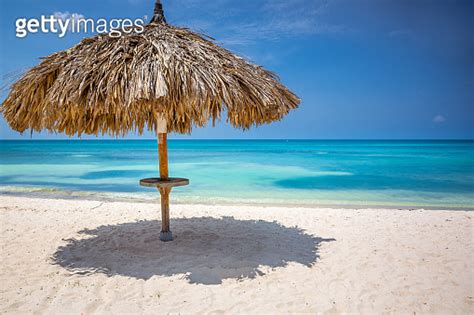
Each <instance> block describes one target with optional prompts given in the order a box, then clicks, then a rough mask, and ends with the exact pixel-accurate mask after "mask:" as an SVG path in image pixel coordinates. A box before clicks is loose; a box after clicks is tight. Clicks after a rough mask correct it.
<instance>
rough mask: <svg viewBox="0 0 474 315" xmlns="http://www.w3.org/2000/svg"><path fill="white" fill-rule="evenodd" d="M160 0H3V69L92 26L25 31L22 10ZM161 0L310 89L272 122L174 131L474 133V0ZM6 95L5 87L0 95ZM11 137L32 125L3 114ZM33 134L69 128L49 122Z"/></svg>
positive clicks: (186, 22) (141, 8)
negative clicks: (19, 23)
mask: <svg viewBox="0 0 474 315" xmlns="http://www.w3.org/2000/svg"><path fill="white" fill-rule="evenodd" d="M153 2H154V1H153V0H70V1H65V0H3V1H2V2H1V21H0V24H1V28H0V34H1V46H0V53H1V58H0V71H1V75H2V77H4V78H5V76H6V75H7V76H8V75H10V74H12V73H13V74H14V73H19V72H20V71H24V70H26V69H28V68H29V67H31V66H33V65H35V64H36V63H38V61H39V60H38V57H41V56H46V55H48V54H51V53H53V52H55V51H58V50H63V49H66V48H69V47H71V46H72V45H74V44H75V43H77V42H78V41H79V40H80V39H81V38H82V37H86V36H89V35H87V34H68V35H67V36H66V37H64V38H58V36H57V35H55V34H39V33H37V34H29V35H28V36H27V37H25V38H23V39H19V38H16V37H15V20H16V19H17V18H20V17H27V18H33V17H36V18H39V17H40V15H42V14H44V15H50V14H53V13H55V12H62V13H66V12H69V13H78V14H81V15H83V16H85V17H87V18H95V19H98V18H107V19H111V18H127V17H128V18H141V17H143V16H145V15H148V17H150V15H151V13H152V12H153ZM162 2H163V4H164V9H165V15H166V18H167V20H168V22H169V23H171V24H175V25H179V26H186V27H190V28H192V29H194V30H197V31H200V32H203V33H206V34H208V35H210V36H212V37H214V38H215V39H216V40H217V41H218V42H220V43H221V44H222V45H224V46H225V47H226V48H228V49H230V50H232V51H233V52H235V53H237V54H239V55H242V56H244V57H246V58H248V59H250V60H251V61H253V62H255V63H258V64H261V65H263V66H264V67H266V68H268V69H270V70H272V71H274V72H276V73H278V74H279V75H280V78H281V80H282V81H283V83H285V84H286V85H287V86H288V87H289V88H290V89H292V90H293V91H294V92H295V93H296V94H297V95H298V96H300V97H301V99H302V103H301V105H300V108H299V109H297V110H295V111H293V112H291V113H290V114H289V115H288V116H287V117H286V118H285V119H284V120H283V121H281V122H278V123H274V124H272V125H267V126H261V127H258V128H253V129H252V130H250V131H246V132H243V131H240V130H235V129H233V128H232V127H230V126H228V125H227V124H226V123H225V120H223V121H222V122H221V123H219V124H218V125H217V126H216V127H215V128H212V127H211V126H209V127H206V128H202V129H195V130H194V131H193V133H192V135H191V136H176V135H174V136H173V137H174V138H284V139H286V138H301V139H303V138H304V139H307V138H315V139H411V138H414V139H428V138H443V139H451V138H464V139H465V138H474V92H473V91H474V32H473V31H472V30H473V29H474V2H473V1H447V0H446V1H439V0H438V1H423V0H418V1H408V0H398V1H386V0H381V1H375V0H373V1H369V0H366V1H356V0H350V1H349V0H345V1H342V0H325V1H319V0H285V1H283V0H241V1H235V0H214V1H211V0H206V1H205V0H163V1H162ZM5 96H6V92H5V91H4V92H2V94H1V95H0V97H1V99H2V100H3V99H4V98H5ZM0 137H1V139H17V138H24V139H29V138H30V135H29V134H25V135H23V136H21V135H19V134H17V133H16V132H14V131H12V130H10V128H9V127H8V126H7V124H6V123H5V122H4V121H3V120H1V121H0ZM152 137H153V134H151V133H146V134H144V135H143V136H142V137H140V136H137V135H133V134H131V135H130V136H129V138H152ZM33 138H34V139H44V138H48V139H50V138H66V137H65V136H63V135H50V134H48V133H47V132H42V133H41V134H34V135H33ZM83 138H84V137H83ZM85 138H89V137H85ZM92 138H95V137H92Z"/></svg>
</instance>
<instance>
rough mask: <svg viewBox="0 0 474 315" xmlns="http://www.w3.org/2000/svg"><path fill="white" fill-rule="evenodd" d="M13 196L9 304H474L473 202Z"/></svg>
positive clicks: (258, 307) (31, 308)
mask: <svg viewBox="0 0 474 315" xmlns="http://www.w3.org/2000/svg"><path fill="white" fill-rule="evenodd" d="M0 201H1V212H0V213H1V260H2V261H1V269H0V277H1V282H2V285H1V295H0V311H1V313H6V314H19V313H32V312H35V313H56V314H59V313H61V314H65V313H73V314H81V313H83V314H92V313H100V314H104V313H146V314H156V313H168V312H171V313H173V312H176V313H177V312H180V313H208V312H212V313H288V312H298V313H299V312H311V313H314V312H318V313H343V312H346V313H347V312H350V313H374V312H377V313H380V312H387V313H410V314H413V313H444V314H447V313H450V314H454V313H456V314H468V313H471V314H472V313H473V312H474V292H473V268H472V264H473V253H474V249H473V243H474V242H473V214H472V212H468V211H433V210H423V209H417V210H411V211H410V210H389V209H358V210H357V209H310V208H283V207H251V206H242V207H238V206H205V205H172V208H171V228H172V231H173V233H174V235H175V236H176V239H175V240H174V241H173V242H167V243H164V242H160V241H159V240H158V236H159V229H160V225H159V223H160V222H159V221H157V219H158V218H159V216H158V214H159V207H158V205H157V204H146V203H124V202H115V203H113V202H101V201H92V200H59V199H56V200H55V199H38V198H36V199H35V198H26V197H10V196H8V197H7V196H2V197H0Z"/></svg>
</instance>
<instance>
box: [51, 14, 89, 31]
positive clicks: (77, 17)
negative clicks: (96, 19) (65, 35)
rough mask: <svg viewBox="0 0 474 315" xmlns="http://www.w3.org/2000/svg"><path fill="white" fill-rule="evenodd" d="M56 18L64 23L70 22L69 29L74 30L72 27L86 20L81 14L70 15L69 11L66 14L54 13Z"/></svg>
mask: <svg viewBox="0 0 474 315" xmlns="http://www.w3.org/2000/svg"><path fill="white" fill-rule="evenodd" d="M53 15H54V17H55V18H57V19H60V20H62V21H63V22H66V21H67V20H70V21H71V22H69V25H68V29H72V27H73V26H72V25H73V24H76V23H77V21H78V20H81V19H84V18H85V17H84V15H82V14H80V13H69V12H68V11H66V12H54V13H53Z"/></svg>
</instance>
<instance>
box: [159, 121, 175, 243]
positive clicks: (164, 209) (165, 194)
mask: <svg viewBox="0 0 474 315" xmlns="http://www.w3.org/2000/svg"><path fill="white" fill-rule="evenodd" d="M156 133H157V134H158V158H159V169H160V179H162V180H167V179H168V144H167V134H166V121H165V120H164V119H163V118H162V117H160V119H159V120H158V122H157V127H156ZM159 190H160V196H161V233H160V239H161V240H162V241H171V240H172V239H173V236H172V234H171V231H170V192H171V188H164V187H161V188H159Z"/></svg>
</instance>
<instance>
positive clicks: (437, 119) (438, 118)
mask: <svg viewBox="0 0 474 315" xmlns="http://www.w3.org/2000/svg"><path fill="white" fill-rule="evenodd" d="M445 121H446V117H444V116H443V115H436V116H434V117H433V122H434V123H443V122H445Z"/></svg>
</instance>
